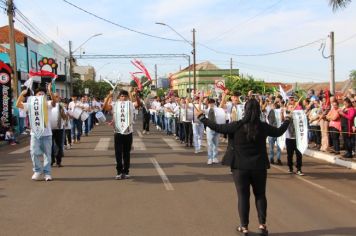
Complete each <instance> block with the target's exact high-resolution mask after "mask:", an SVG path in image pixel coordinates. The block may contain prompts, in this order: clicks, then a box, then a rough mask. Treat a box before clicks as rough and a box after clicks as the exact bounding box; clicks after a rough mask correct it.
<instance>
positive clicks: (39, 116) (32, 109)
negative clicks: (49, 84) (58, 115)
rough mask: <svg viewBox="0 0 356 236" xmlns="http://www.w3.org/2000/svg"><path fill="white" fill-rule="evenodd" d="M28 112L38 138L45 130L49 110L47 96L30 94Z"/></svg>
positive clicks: (32, 127) (33, 130)
mask: <svg viewBox="0 0 356 236" xmlns="http://www.w3.org/2000/svg"><path fill="white" fill-rule="evenodd" d="M27 104H28V114H29V122H30V125H31V129H32V132H33V134H34V135H35V137H36V138H37V139H38V138H40V137H41V136H42V134H43V132H44V130H45V115H46V114H45V113H46V111H47V107H44V106H47V99H46V97H45V96H30V97H29V98H28V103H27Z"/></svg>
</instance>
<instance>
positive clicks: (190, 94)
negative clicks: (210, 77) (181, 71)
mask: <svg viewBox="0 0 356 236" xmlns="http://www.w3.org/2000/svg"><path fill="white" fill-rule="evenodd" d="M188 64H189V65H188V69H189V72H188V97H189V98H191V97H192V93H191V91H190V90H191V86H190V85H191V81H190V77H191V73H190V71H191V70H192V67H191V66H190V56H189V57H188Z"/></svg>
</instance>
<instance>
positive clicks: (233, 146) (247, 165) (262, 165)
mask: <svg viewBox="0 0 356 236" xmlns="http://www.w3.org/2000/svg"><path fill="white" fill-rule="evenodd" d="M201 121H202V122H203V123H204V125H207V126H208V127H209V128H210V129H212V130H215V131H216V132H218V133H222V134H228V137H229V142H228V146H227V150H226V153H225V156H224V158H223V161H222V164H223V165H228V166H230V167H231V169H240V170H262V169H269V168H270V164H269V160H268V155H267V149H266V138H267V137H268V136H270V137H279V136H281V135H282V134H283V133H284V132H285V131H286V130H287V128H288V126H289V119H287V120H286V121H284V122H283V124H282V125H281V126H280V127H279V128H276V127H273V126H270V125H269V124H267V123H265V122H260V123H259V124H258V126H259V127H258V129H259V132H258V133H257V137H256V140H255V141H248V140H247V133H246V132H245V129H244V125H243V124H242V122H241V121H235V122H231V123H229V124H221V125H218V124H216V123H214V122H212V121H210V120H209V119H207V118H201Z"/></svg>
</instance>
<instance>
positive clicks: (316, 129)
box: [310, 125, 321, 145]
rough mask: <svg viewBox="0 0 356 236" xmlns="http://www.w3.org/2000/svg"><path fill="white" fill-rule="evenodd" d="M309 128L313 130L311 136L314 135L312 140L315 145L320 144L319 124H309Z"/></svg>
mask: <svg viewBox="0 0 356 236" xmlns="http://www.w3.org/2000/svg"><path fill="white" fill-rule="evenodd" d="M310 129H312V130H313V131H312V132H313V134H314V135H313V136H314V142H315V144H317V145H320V144H321V131H320V125H318V126H314V125H312V126H310Z"/></svg>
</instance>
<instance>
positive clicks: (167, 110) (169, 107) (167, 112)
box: [164, 103, 174, 118]
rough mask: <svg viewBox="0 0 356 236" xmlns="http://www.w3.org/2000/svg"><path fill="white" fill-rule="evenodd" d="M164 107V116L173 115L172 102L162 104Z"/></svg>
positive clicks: (169, 116)
mask: <svg viewBox="0 0 356 236" xmlns="http://www.w3.org/2000/svg"><path fill="white" fill-rule="evenodd" d="M164 108H165V110H164V115H165V117H167V118H171V117H173V112H172V111H173V110H174V108H173V105H172V103H166V104H164Z"/></svg>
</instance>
